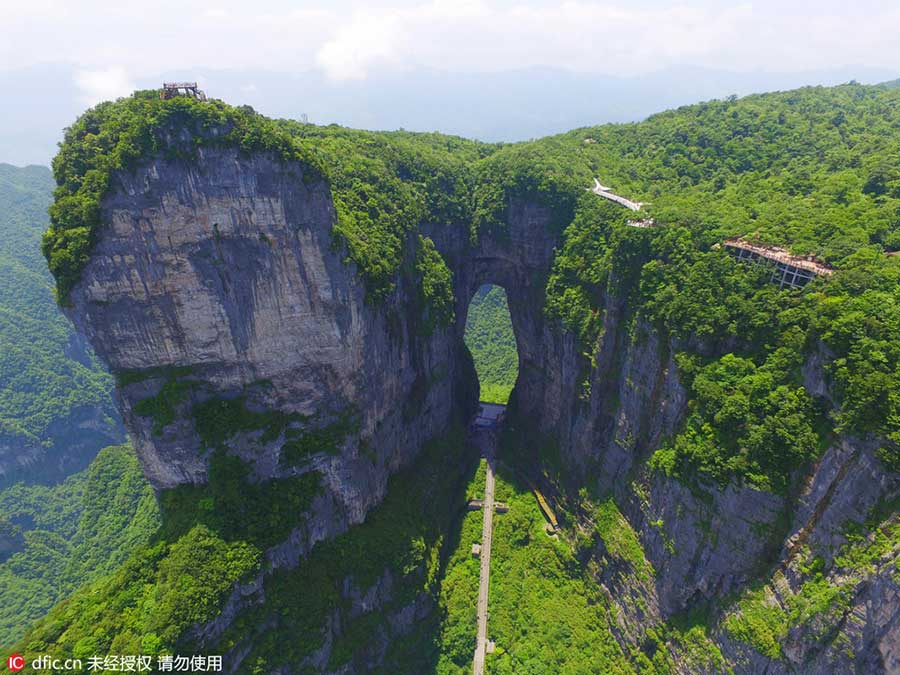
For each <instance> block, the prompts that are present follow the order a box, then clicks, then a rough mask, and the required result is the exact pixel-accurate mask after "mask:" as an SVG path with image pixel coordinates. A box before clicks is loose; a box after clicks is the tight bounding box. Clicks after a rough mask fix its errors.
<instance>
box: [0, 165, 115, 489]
mask: <svg viewBox="0 0 900 675" xmlns="http://www.w3.org/2000/svg"><path fill="white" fill-rule="evenodd" d="M52 187H53V181H52V179H51V175H50V172H49V171H48V170H47V169H45V168H43V167H37V166H32V167H26V168H17V167H13V166H9V165H7V164H0V447H3V448H6V449H4V450H2V451H0V465H4V466H5V468H6V469H7V470H11V474H12V475H7V476H0V484H5V483H8V481H9V480H10V479H22V480H28V481H47V482H49V481H52V480H59V479H62V478H64V477H65V476H66V475H67V474H68V473H71V472H75V471H80V470H82V469H83V468H85V467H86V466H87V465H88V464H89V463H90V461H91V459H92V458H93V457H94V455H95V454H96V453H97V451H98V450H99V449H100V448H101V447H103V446H104V445H108V444H109V443H114V442H119V441H121V440H122V432H121V431H120V428H119V426H118V423H117V419H118V413H117V412H116V410H115V406H114V405H113V401H112V378H110V377H109V375H108V374H107V373H105V372H104V370H103V368H102V367H101V365H100V363H99V362H98V360H97V358H96V356H94V354H93V352H92V351H91V350H90V349H89V348H88V347H87V346H86V345H84V344H83V341H82V340H81V339H80V338H79V337H78V336H77V335H76V334H75V331H74V330H73V329H72V327H71V325H70V324H69V322H68V321H67V320H66V318H65V317H64V316H63V315H62V314H61V313H60V311H59V309H58V308H57V307H56V305H55V303H54V301H53V279H52V277H51V276H50V275H49V274H48V273H47V269H46V264H45V262H44V261H43V260H42V259H41V255H40V238H41V233H42V232H43V230H44V228H45V227H46V223H47V214H46V209H47V206H48V205H49V204H50V202H51V199H52ZM7 453H9V454H7ZM32 453H34V456H33V458H32V460H31V462H30V469H29V470H28V472H27V475H26V472H24V471H16V466H17V465H18V461H16V459H15V456H16V455H20V456H29V455H31V454H32Z"/></svg>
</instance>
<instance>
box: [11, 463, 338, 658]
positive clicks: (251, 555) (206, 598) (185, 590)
mask: <svg viewBox="0 0 900 675" xmlns="http://www.w3.org/2000/svg"><path fill="white" fill-rule="evenodd" d="M107 474H108V471H104V475H105V476H106V475H107ZM109 479H110V480H112V479H113V478H112V477H109ZM123 491H124V492H129V491H130V489H129V488H128V487H127V485H126V486H123ZM319 493H320V487H319V475H318V474H317V473H306V474H302V475H299V476H291V477H288V478H281V479H274V480H270V481H266V482H255V483H254V482H251V480H250V476H249V470H248V468H247V466H246V465H245V464H244V463H243V462H242V461H241V460H240V459H238V458H236V457H230V456H228V455H226V454H225V453H224V451H222V450H217V451H215V452H214V453H213V456H212V458H211V461H210V473H209V483H208V484H207V485H183V486H181V487H178V488H175V489H171V490H166V491H163V492H162V493H161V494H160V497H159V503H160V511H161V519H160V520H161V525H160V526H159V528H158V529H157V530H156V533H155V534H154V535H153V536H152V538H151V539H150V543H149V544H143V543H142V542H143V541H146V539H147V535H148V534H149V530H148V529H146V528H145V529H144V530H142V533H143V538H142V539H140V540H137V539H135V537H134V536H132V540H131V542H130V544H131V546H130V547H129V549H128V550H127V552H128V553H129V557H128V558H127V559H126V560H125V562H124V564H121V566H119V564H118V563H120V562H121V560H122V558H123V556H122V555H121V554H119V555H118V557H117V558H115V559H113V560H110V561H109V562H108V563H106V564H104V565H102V566H101V567H100V569H99V570H98V574H99V573H106V574H109V572H110V571H111V570H113V569H115V572H113V573H112V574H109V576H107V577H105V578H102V579H100V580H99V581H96V582H94V583H91V584H88V585H87V586H84V587H82V588H80V589H79V590H78V591H77V592H75V593H74V594H73V595H72V596H71V597H70V598H68V599H67V600H65V601H64V602H62V603H61V604H59V605H57V606H56V607H54V608H53V609H52V610H51V611H50V612H49V614H48V615H47V616H46V617H45V618H43V619H42V620H40V621H39V622H38V623H37V624H36V625H35V626H33V627H32V628H31V629H30V630H29V631H28V632H27V633H26V635H25V636H24V638H22V640H21V641H20V643H19V645H18V647H17V648H18V649H20V650H21V651H26V652H46V653H50V654H54V655H57V656H60V657H62V658H65V657H71V656H73V655H74V656H82V657H84V656H86V655H90V654H105V653H131V654H139V653H140V654H150V655H153V654H156V653H164V652H168V653H172V652H173V651H175V650H176V648H177V646H178V645H185V644H186V640H187V639H188V629H189V628H191V627H193V626H194V625H196V624H197V623H202V622H205V621H208V620H210V619H212V618H214V617H215V616H216V615H217V614H218V612H220V610H221V606H222V603H223V602H224V600H225V599H226V598H227V597H228V595H229V593H230V592H231V589H232V588H233V587H234V585H235V583H237V582H239V581H240V580H242V579H244V578H247V577H248V576H249V575H251V574H253V573H255V572H257V571H258V570H259V568H260V565H261V561H262V551H263V550H264V549H266V548H268V547H270V546H272V545H273V544H276V543H278V542H280V541H283V540H284V539H285V538H286V537H287V535H288V534H289V533H290V532H291V530H293V529H294V528H295V527H298V526H300V525H301V524H302V523H303V521H304V519H305V518H306V515H307V512H308V509H309V507H310V505H311V503H312V500H313V499H314V498H315V497H316V495H318V494H319ZM149 498H150V499H151V502H152V499H153V498H152V494H151V495H150V496H149ZM70 502H71V500H70V499H69V500H67V503H70ZM94 510H96V509H92V512H93V511H94ZM107 510H109V511H113V509H111V508H107ZM154 513H155V512H154ZM110 517H113V514H110V515H106V516H103V518H104V519H106V520H108V519H109V518H110ZM104 522H105V521H104ZM156 522H159V521H154V525H155V524H156ZM110 526H112V525H110ZM106 536H107V537H109V534H108V533H107V534H106ZM119 536H122V535H119ZM111 539H112V541H117V539H116V538H115V537H111ZM96 541H97V537H96V536H95V537H93V538H92V540H91V542H90V543H91V544H93V545H96ZM123 552H125V551H124V549H123ZM97 554H99V553H96V554H93V555H92V557H91V560H93V559H94V555H97ZM116 567H118V569H116ZM95 578H96V575H95ZM323 600H324V601H327V596H323Z"/></svg>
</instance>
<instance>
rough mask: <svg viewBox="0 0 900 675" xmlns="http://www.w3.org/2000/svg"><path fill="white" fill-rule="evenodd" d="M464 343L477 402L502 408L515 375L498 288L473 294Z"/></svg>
mask: <svg viewBox="0 0 900 675" xmlns="http://www.w3.org/2000/svg"><path fill="white" fill-rule="evenodd" d="M465 341H466V346H467V347H468V348H469V351H470V352H471V353H472V360H473V361H474V362H475V372H476V373H478V384H479V385H480V387H481V400H482V401H485V402H487V403H502V404H504V405H505V404H506V402H507V401H508V400H509V393H510V392H511V391H512V388H513V386H514V385H515V384H516V376H517V375H518V374H519V356H518V354H517V352H516V336H515V335H514V334H513V328H512V321H511V320H510V316H509V307H508V306H507V304H506V291H504V290H503V289H502V288H500V287H499V286H482V287H481V288H479V289H478V290H477V291H476V292H475V295H474V296H473V297H472V302H471V303H470V304H469V316H468V318H467V319H466V333H465Z"/></svg>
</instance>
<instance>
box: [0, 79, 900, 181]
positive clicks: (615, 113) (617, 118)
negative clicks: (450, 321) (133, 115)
mask: <svg viewBox="0 0 900 675" xmlns="http://www.w3.org/2000/svg"><path fill="white" fill-rule="evenodd" d="M79 72H80V71H78V70H77V69H76V68H75V67H73V66H68V65H63V64H46V65H39V66H32V67H29V68H25V69H18V70H17V69H7V70H2V71H0V87H2V89H3V90H4V91H15V92H17V96H16V97H15V98H14V99H13V100H11V101H10V102H9V104H8V105H7V108H6V115H7V125H6V126H5V127H4V128H3V129H0V159H2V160H4V161H7V162H12V163H20V164H22V163H33V164H45V165H46V164H49V162H50V159H51V157H52V156H53V155H54V153H55V152H56V146H57V143H58V141H60V140H61V139H62V135H63V129H64V127H65V126H66V125H68V124H69V123H70V122H71V121H72V120H73V119H74V118H75V117H76V116H77V115H78V113H79V112H80V111H81V109H82V108H83V106H84V104H85V103H84V102H85V100H91V99H90V98H87V99H86V97H90V96H93V93H92V92H85V91H83V90H81V89H80V88H79V87H78V80H79ZM896 77H897V72H896V71H893V72H892V71H889V70H883V69H873V68H867V67H862V66H847V67H844V68H834V69H825V70H819V71H798V72H793V71H786V72H768V71H750V72H730V71H723V70H713V69H709V68H700V67H688V66H685V67H678V68H669V69H665V70H660V71H658V72H650V73H646V74H642V75H633V76H627V77H626V76H616V75H611V74H608V75H603V74H595V73H587V72H575V71H569V70H562V69H554V68H523V69H521V70H514V71H501V72H452V71H439V70H427V69H403V70H391V69H384V70H379V71H377V72H373V73H371V74H370V75H369V77H367V78H366V79H363V80H349V81H345V82H337V81H333V80H330V79H328V78H327V77H326V76H325V75H324V74H323V73H322V72H320V71H317V70H310V71H299V72H279V71H266V70H250V69H247V70H222V69H217V68H215V67H205V66H196V67H185V68H184V69H181V70H179V71H177V72H159V73H156V74H154V75H149V76H142V77H140V78H137V79H136V85H137V86H138V87H141V88H147V89H152V88H155V87H159V86H160V85H161V84H162V82H164V81H182V80H191V81H194V80H199V81H200V85H201V87H202V88H203V89H205V90H206V92H207V93H208V94H209V95H210V96H213V97H215V98H220V99H223V100H226V101H230V102H233V103H235V104H246V105H252V106H253V107H254V108H256V109H257V110H259V111H261V112H263V113H265V114H266V115H269V116H272V117H289V118H295V119H300V117H301V115H303V114H306V115H308V117H309V119H310V120H311V121H314V122H316V123H317V124H322V125H325V124H341V125H345V126H351V127H358V128H363V129H398V128H404V129H409V130H413V131H434V130H440V131H443V132H445V133H450V134H459V135H461V136H465V137H468V138H477V139H480V140H482V141H489V142H494V141H522V140H527V139H529V138H539V137H542V136H546V135H548V134H553V133H559V132H563V131H566V130H568V129H571V128H574V127H581V126H588V125H594V124H602V123H606V122H636V121H638V120H642V119H644V118H646V117H647V116H648V115H650V114H652V113H654V112H657V111H659V110H665V109H667V108H673V107H677V106H681V105H686V104H689V103H694V102H696V101H703V100H709V99H713V98H724V97H726V96H729V95H732V94H737V95H746V94H752V93H755V92H763V91H773V90H784V89H793V88H796V87H800V86H803V85H807V84H820V85H835V84H840V83H843V82H849V81H851V80H855V81H858V82H863V83H870V84H874V83H877V82H880V81H884V80H889V79H893V78H896ZM126 93H127V92H124V91H123V92H122V95H124V94H126Z"/></svg>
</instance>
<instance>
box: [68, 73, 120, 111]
mask: <svg viewBox="0 0 900 675" xmlns="http://www.w3.org/2000/svg"><path fill="white" fill-rule="evenodd" d="M75 85H76V86H77V87H78V90H79V91H80V92H81V94H80V99H81V102H82V103H84V104H86V105H94V104H95V103H99V102H100V101H108V100H111V99H115V98H119V97H120V96H127V95H128V94H130V93H131V92H133V91H134V90H135V85H134V82H132V81H131V79H130V78H129V77H128V73H127V72H126V71H125V69H124V68H122V67H121V66H113V67H111V68H103V69H101V70H79V71H78V72H76V73H75Z"/></svg>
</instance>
